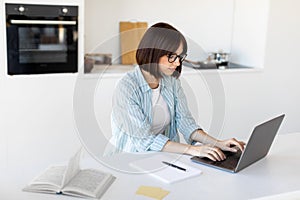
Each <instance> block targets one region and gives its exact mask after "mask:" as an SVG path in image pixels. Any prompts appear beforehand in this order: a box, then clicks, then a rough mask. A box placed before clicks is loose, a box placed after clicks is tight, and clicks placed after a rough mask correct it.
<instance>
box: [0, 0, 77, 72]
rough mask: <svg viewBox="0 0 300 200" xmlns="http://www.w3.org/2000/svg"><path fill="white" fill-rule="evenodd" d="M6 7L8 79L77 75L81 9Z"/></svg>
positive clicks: (26, 6)
mask: <svg viewBox="0 0 300 200" xmlns="http://www.w3.org/2000/svg"><path fill="white" fill-rule="evenodd" d="M5 6H6V36H7V66H8V74H9V75H16V74H44V73H70V72H71V73H74V72H77V71H78V6H61V5H59V6H54V5H34V4H5Z"/></svg>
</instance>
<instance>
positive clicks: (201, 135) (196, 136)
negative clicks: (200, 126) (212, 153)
mask: <svg viewBox="0 0 300 200" xmlns="http://www.w3.org/2000/svg"><path fill="white" fill-rule="evenodd" d="M191 139H192V140H194V141H197V142H201V143H202V144H213V145H215V144H216V143H217V142H219V140H217V139H216V138H214V137H212V136H210V135H208V134H207V133H206V132H204V131H203V130H196V131H194V132H193V133H192V135H191Z"/></svg>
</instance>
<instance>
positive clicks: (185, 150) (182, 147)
mask: <svg viewBox="0 0 300 200" xmlns="http://www.w3.org/2000/svg"><path fill="white" fill-rule="evenodd" d="M190 147H191V145H189V144H183V143H178V142H173V141H168V142H167V143H166V144H165V146H164V147H163V149H162V151H164V152H170V153H179V154H190V155H191V153H190V152H189V151H190Z"/></svg>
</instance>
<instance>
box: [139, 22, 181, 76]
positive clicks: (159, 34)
mask: <svg viewBox="0 0 300 200" xmlns="http://www.w3.org/2000/svg"><path fill="white" fill-rule="evenodd" d="M180 44H182V46H183V52H182V54H186V52H187V43H186V40H185V38H184V36H183V35H182V34H181V33H180V32H179V31H178V30H177V29H175V28H174V27H173V26H171V25H169V24H167V23H162V22H160V23H157V24H154V25H153V26H151V27H150V28H148V30H147V31H146V32H145V34H144V36H143V38H142V40H141V42H140V44H139V46H138V49H137V51H136V61H137V64H138V65H139V66H140V68H141V69H143V70H145V71H148V72H149V73H150V74H152V75H153V76H154V77H155V78H161V77H162V74H161V73H160V72H159V68H158V66H159V65H158V63H159V59H160V58H161V57H162V56H165V55H168V54H173V53H175V52H176V50H177V49H178V48H179V46H180ZM181 69H182V62H181V61H180V65H179V66H178V67H177V68H176V71H175V72H174V73H173V74H172V76H174V77H176V78H178V77H179V76H180V74H181Z"/></svg>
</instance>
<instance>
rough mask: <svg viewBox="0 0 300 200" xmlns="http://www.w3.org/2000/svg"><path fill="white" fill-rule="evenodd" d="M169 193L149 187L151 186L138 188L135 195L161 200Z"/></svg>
mask: <svg viewBox="0 0 300 200" xmlns="http://www.w3.org/2000/svg"><path fill="white" fill-rule="evenodd" d="M169 193H170V192H169V191H167V190H163V189H161V188H160V187H151V186H140V187H139V188H138V190H137V191H136V194H138V195H144V196H147V197H151V198H154V199H157V200H162V199H163V198H164V197H165V196H167V195H168V194H169Z"/></svg>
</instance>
